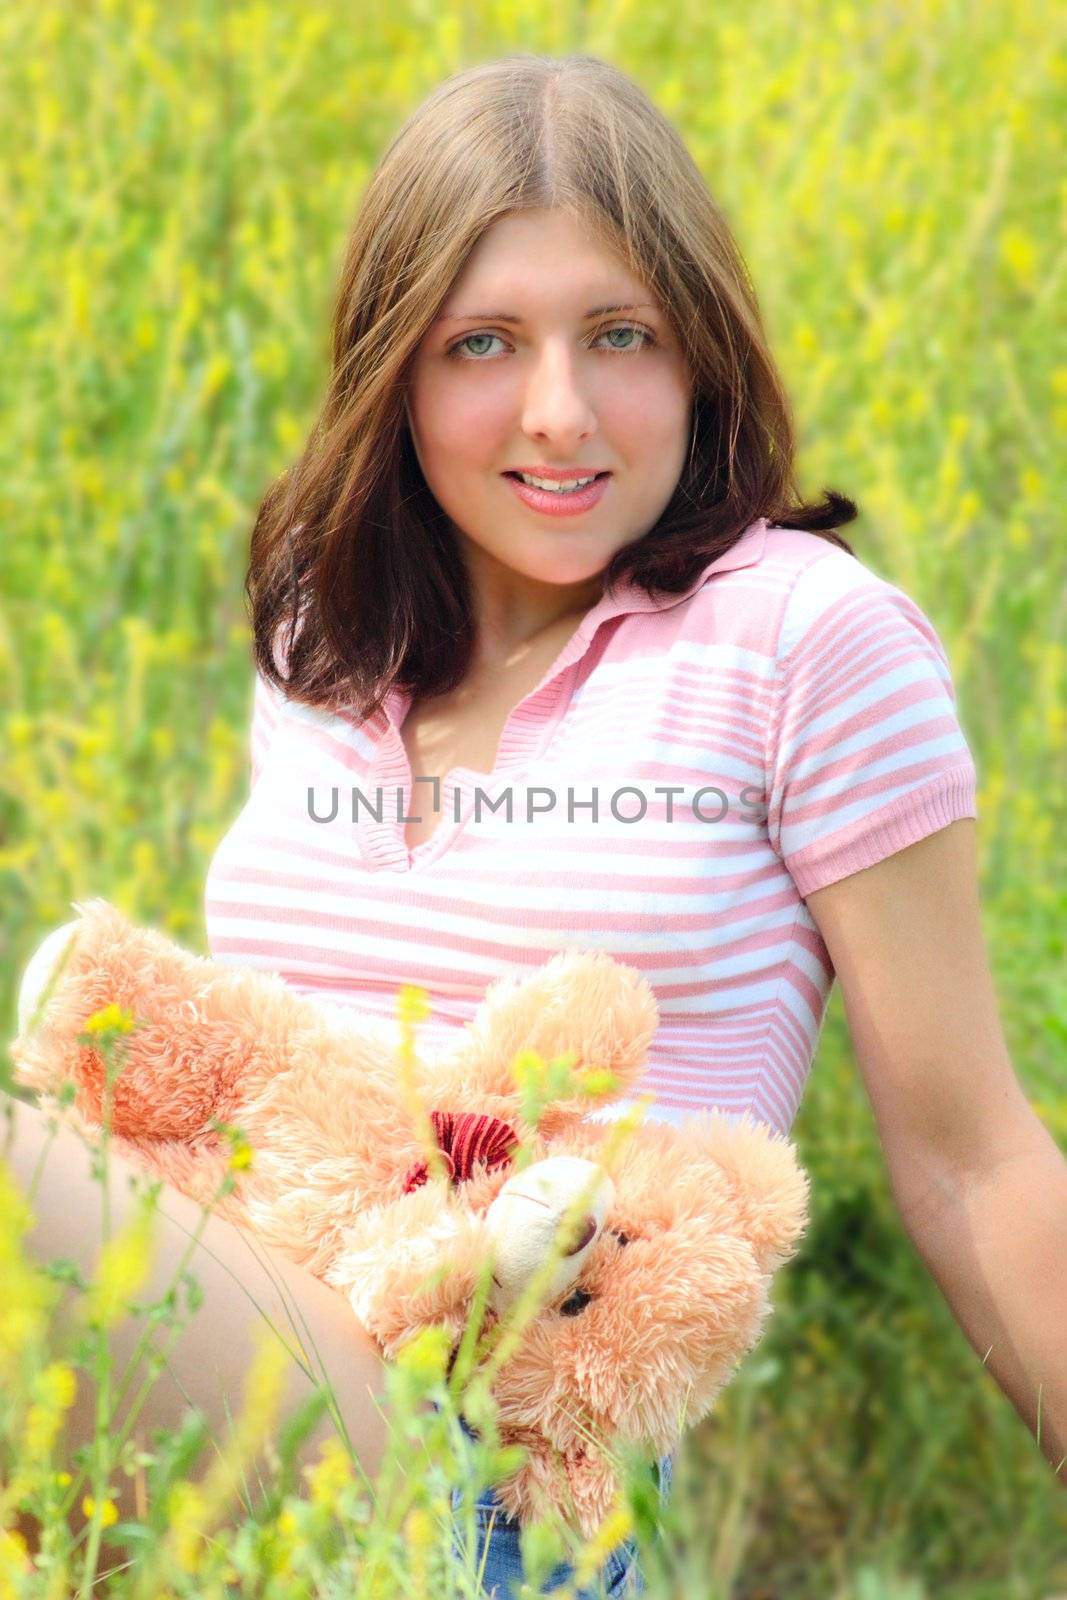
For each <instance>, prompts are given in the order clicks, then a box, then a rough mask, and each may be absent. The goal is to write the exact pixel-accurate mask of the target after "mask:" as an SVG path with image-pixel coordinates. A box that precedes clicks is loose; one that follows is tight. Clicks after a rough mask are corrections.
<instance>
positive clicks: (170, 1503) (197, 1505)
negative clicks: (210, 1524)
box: [167, 1479, 209, 1572]
mask: <svg viewBox="0 0 1067 1600" xmlns="http://www.w3.org/2000/svg"><path fill="white" fill-rule="evenodd" d="M208 1515H209V1507H208V1503H207V1498H206V1496H205V1494H204V1491H203V1490H202V1489H201V1488H200V1486H199V1484H196V1483H187V1482H185V1480H184V1479H183V1480H181V1481H179V1482H178V1483H175V1484H173V1485H172V1486H171V1488H170V1491H169V1493H168V1495H167V1540H168V1543H169V1545H170V1547H171V1550H172V1551H173V1554H174V1559H175V1560H176V1561H177V1563H178V1565H179V1566H180V1567H181V1569H182V1571H183V1572H196V1571H197V1570H198V1569H199V1566H200V1562H201V1559H202V1557H203V1554H204V1527H205V1524H206V1522H207V1519H208Z"/></svg>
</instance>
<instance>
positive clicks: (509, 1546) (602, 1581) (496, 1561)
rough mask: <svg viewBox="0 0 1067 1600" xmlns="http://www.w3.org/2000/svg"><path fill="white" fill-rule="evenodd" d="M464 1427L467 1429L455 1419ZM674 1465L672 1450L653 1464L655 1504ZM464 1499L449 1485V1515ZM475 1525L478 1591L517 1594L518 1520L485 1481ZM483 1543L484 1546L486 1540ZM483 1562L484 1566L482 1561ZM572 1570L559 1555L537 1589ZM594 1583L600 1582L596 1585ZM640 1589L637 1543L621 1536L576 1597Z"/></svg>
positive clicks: (623, 1595) (617, 1596)
mask: <svg viewBox="0 0 1067 1600" xmlns="http://www.w3.org/2000/svg"><path fill="white" fill-rule="evenodd" d="M460 1422H461V1426H463V1429H464V1432H467V1433H469V1431H470V1430H469V1429H468V1428H467V1426H466V1424H465V1423H464V1422H463V1419H462V1418H461V1419H460ZM673 1466H674V1458H673V1456H663V1457H662V1458H661V1459H660V1462H659V1466H658V1478H659V1494H660V1505H661V1506H663V1505H665V1504H666V1502H667V1496H668V1495H669V1493H670V1486H671V1473H672V1468H673ZM462 1504H463V1490H462V1488H457V1489H453V1491H452V1511H453V1518H454V1519H455V1517H456V1514H457V1513H458V1512H459V1511H460V1508H461V1507H462ZM474 1531H475V1536H476V1538H477V1549H476V1550H475V1552H474V1564H475V1568H476V1570H479V1571H481V1572H482V1591H483V1593H484V1594H485V1596H486V1597H487V1600H517V1596H518V1593H519V1589H520V1587H521V1585H522V1583H523V1581H524V1577H525V1574H524V1573H523V1568H522V1549H521V1546H520V1544H519V1524H518V1523H517V1522H513V1521H512V1520H511V1519H510V1518H509V1517H507V1516H506V1515H505V1513H504V1508H503V1506H502V1505H501V1503H500V1501H499V1500H498V1499H497V1497H496V1493H495V1491H494V1490H493V1488H492V1486H491V1485H490V1487H489V1488H487V1489H483V1491H482V1493H481V1494H480V1495H479V1497H478V1499H477V1500H476V1501H475V1502H474ZM487 1545H488V1551H487V1550H486V1546H487ZM452 1550H453V1554H454V1556H455V1557H456V1559H457V1560H460V1559H462V1557H461V1554H460V1551H459V1549H458V1548H457V1546H456V1544H455V1543H454V1542H453V1546H452ZM483 1559H484V1562H485V1566H484V1569H483V1568H482V1562H483ZM573 1575H574V1568H573V1567H572V1566H571V1564H570V1563H569V1562H567V1561H560V1562H558V1563H557V1564H556V1566H555V1567H553V1569H552V1571H551V1572H550V1573H549V1575H548V1577H547V1578H546V1579H545V1583H544V1586H543V1587H542V1588H541V1589H539V1590H538V1591H537V1592H538V1593H539V1594H543V1595H548V1594H551V1593H552V1591H553V1589H558V1588H560V1587H561V1586H562V1585H563V1584H565V1583H567V1582H568V1581H569V1580H570V1579H571V1578H572V1577H573ZM599 1585H603V1588H602V1589H601V1588H600V1587H599ZM644 1593H645V1583H644V1578H643V1576H642V1573H641V1569H640V1567H639V1565H638V1562H637V1546H636V1543H635V1541H634V1540H633V1539H624V1540H623V1542H622V1544H618V1545H616V1546H615V1549H614V1550H613V1551H612V1552H611V1554H610V1555H609V1556H608V1558H607V1560H606V1561H605V1563H604V1565H603V1566H602V1567H601V1568H600V1571H599V1574H598V1577H597V1581H596V1582H595V1583H594V1584H593V1586H592V1587H591V1588H587V1589H581V1590H578V1591H577V1593H576V1600H598V1597H599V1596H600V1595H601V1594H604V1595H610V1596H612V1597H613V1600H628V1597H629V1596H631V1595H641V1594H644Z"/></svg>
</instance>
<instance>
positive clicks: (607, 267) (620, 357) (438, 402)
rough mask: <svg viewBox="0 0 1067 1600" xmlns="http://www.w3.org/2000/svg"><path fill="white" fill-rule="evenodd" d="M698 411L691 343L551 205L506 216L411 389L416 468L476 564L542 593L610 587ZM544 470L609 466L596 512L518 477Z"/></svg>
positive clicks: (650, 519) (459, 285)
mask: <svg viewBox="0 0 1067 1600" xmlns="http://www.w3.org/2000/svg"><path fill="white" fill-rule="evenodd" d="M610 307H616V308H625V309H615V310H610V309H604V308H610ZM595 308H600V309H599V310H596V312H595V314H594V315H588V313H589V312H590V311H593V310H594V309H595ZM690 415H691V386H690V382H689V375H688V372H687V370H686V363H685V360H684V357H683V353H682V351H681V348H680V346H679V344H678V342H677V340H676V338H675V336H674V333H673V331H672V329H671V327H670V326H669V324H668V321H667V318H666V316H665V315H664V313H663V312H662V311H661V310H660V308H659V306H658V305H656V304H654V303H653V300H652V296H651V294H650V292H649V290H648V289H647V288H646V286H645V285H644V284H643V283H642V282H641V281H640V280H639V279H637V278H635V277H633V275H632V274H631V273H630V272H629V271H628V270H627V269H626V267H625V265H624V264H623V263H622V261H621V260H620V259H619V258H618V257H616V256H615V255H614V254H613V253H609V252H606V251H605V250H604V249H602V248H601V247H600V246H599V245H597V244H595V243H594V242H593V241H592V240H591V239H590V238H589V236H588V235H587V234H586V233H585V232H584V231H583V230H582V228H581V227H580V225H579V224H578V223H577V222H576V221H575V220H574V219H572V218H571V217H570V216H569V215H567V214H565V213H563V212H561V211H554V210H543V211H536V212H534V211H527V212H518V213H515V214H513V215H511V216H508V217H504V218H502V219H500V220H499V221H498V222H496V223H494V224H493V225H492V226H491V227H490V228H489V229H488V230H487V231H486V233H485V234H484V235H483V236H482V238H481V239H480V240H479V241H478V244H477V245H476V247H475V249H474V250H473V252H472V254H471V256H470V258H469V259H468V261H467V264H466V266H465V267H464V270H463V272H462V273H461V274H460V275H459V277H458V278H457V280H456V282H455V284H454V285H453V287H452V289H451V291H450V292H449V294H448V295H447V297H446V299H445V301H444V304H443V305H442V307H441V314H440V315H439V316H438V318H437V319H436V320H435V321H434V323H433V324H432V326H431V327H430V328H429V329H428V331H427V333H426V335H425V337H424V338H423V339H422V341H421V343H420V344H419V346H418V349H417V351H416V354H415V360H414V364H413V370H412V381H411V389H410V393H409V398H408V417H409V421H410V424H411V431H412V438H413V441H414V445H415V451H416V454H417V456H418V460H419V464H420V466H421V468H422V471H423V474H424V476H425V478H426V482H427V484H428V485H429V488H430V490H431V492H432V494H433V495H434V498H435V499H436V500H437V501H438V503H439V504H440V506H441V507H442V508H443V510H444V511H445V512H446V514H447V515H448V516H449V518H450V519H451V521H452V523H453V524H454V525H455V527H456V529H457V530H458V532H459V535H460V537H461V539H462V540H463V541H464V542H465V546H466V549H465V553H466V554H467V556H468V557H469V558H471V559H472V561H473V567H474V569H475V571H476V573H480V574H484V575H487V576H489V577H490V579H491V580H495V581H496V584H497V586H498V587H501V588H503V589H504V590H513V589H514V588H515V585H514V583H513V581H512V580H513V579H514V578H516V577H517V578H520V579H523V580H527V584H528V587H529V592H530V593H531V594H533V593H535V592H537V588H538V585H549V586H553V587H554V588H557V589H558V588H559V587H560V586H564V587H566V586H572V587H574V590H575V595H576V596H577V595H578V594H579V593H580V592H581V591H582V589H583V588H584V589H585V590H589V591H590V592H591V593H598V592H599V588H598V586H597V584H596V578H597V575H598V574H600V573H601V572H602V571H603V569H604V568H605V567H606V566H607V564H608V562H609V561H610V560H611V558H612V556H613V555H614V554H615V552H616V551H617V550H619V549H621V548H622V546H623V545H628V544H630V543H632V542H633V541H634V540H635V539H639V538H640V537H641V536H642V535H643V534H645V533H647V532H648V530H649V528H651V527H652V526H653V525H654V523H655V522H656V520H657V519H658V517H659V516H660V515H661V513H662V512H663V510H664V508H665V506H666V505H667V503H668V501H669V500H670V498H671V495H672V494H673V492H674V489H675V487H676V485H677V482H678V479H679V476H680V475H681V472H682V469H683V467H684V465H685V459H686V454H687V452H688V449H689V425H690ZM538 468H552V469H559V468H564V469H567V471H568V475H572V474H573V476H576V477H581V476H588V475H589V474H591V473H599V472H606V473H608V474H610V476H609V477H608V478H607V480H606V484H605V486H604V488H603V491H602V492H601V494H600V497H599V499H598V500H597V502H596V504H594V505H592V506H591V507H589V509H585V510H582V509H578V507H577V505H576V506H575V507H574V509H571V508H570V507H567V505H566V499H565V498H562V497H558V496H557V497H554V498H553V499H552V501H551V505H552V506H559V507H560V508H565V509H563V512H562V514H560V515H551V514H550V513H549V512H547V511H545V510H541V509H537V508H536V507H535V506H533V505H531V504H528V503H526V502H525V501H524V500H523V499H522V498H521V496H520V495H519V494H518V493H517V491H516V488H515V485H514V483H513V482H512V481H511V479H510V478H509V476H508V474H514V473H515V472H516V470H517V469H533V470H535V471H536V469H538ZM591 585H592V588H590V586H591ZM518 587H519V588H524V585H522V584H520V585H519V586H518Z"/></svg>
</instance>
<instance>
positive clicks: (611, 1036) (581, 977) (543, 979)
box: [435, 950, 659, 1135]
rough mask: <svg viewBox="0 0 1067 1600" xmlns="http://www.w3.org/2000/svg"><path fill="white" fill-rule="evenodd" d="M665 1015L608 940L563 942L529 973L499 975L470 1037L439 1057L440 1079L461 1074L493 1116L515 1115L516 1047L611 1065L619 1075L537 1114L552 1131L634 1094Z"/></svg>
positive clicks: (461, 1083)
mask: <svg viewBox="0 0 1067 1600" xmlns="http://www.w3.org/2000/svg"><path fill="white" fill-rule="evenodd" d="M658 1023H659V1010H658V1007H657V1005H656V997H655V994H654V993H653V991H652V988H651V986H650V985H649V984H648V983H647V982H646V981H645V979H644V978H642V977H641V974H640V973H639V972H638V971H637V970H636V969H635V968H634V967H627V966H624V965H623V964H622V963H621V962H618V961H615V960H614V959H613V957H611V956H609V955H608V954H607V953H606V952H604V951H602V950H594V951H581V950H563V951H560V952H558V953H557V954H556V955H554V956H552V957H550V959H549V960H548V961H546V962H545V963H544V964H543V965H542V966H540V967H538V968H536V969H535V970H534V971H533V972H531V973H530V974H529V975H528V976H526V977H518V976H507V977H503V978H498V979H497V980H496V981H495V982H494V983H493V984H491V985H490V987H489V989H488V990H487V991H486V995H485V998H484V1000H483V1001H482V1003H481V1005H480V1007H479V1008H478V1011H477V1013H476V1015H475V1016H474V1018H473V1020H472V1021H471V1023H470V1024H469V1026H468V1028H467V1030H466V1034H465V1038H464V1040H463V1043H462V1044H461V1045H460V1047H459V1048H458V1050H457V1051H456V1052H455V1055H454V1056H453V1057H452V1058H451V1060H448V1061H447V1063H445V1062H442V1063H439V1064H438V1068H437V1071H436V1072H435V1084H437V1085H439V1084H441V1083H442V1082H443V1080H444V1079H445V1078H446V1077H449V1076H451V1077H452V1078H453V1079H454V1083H455V1089H456V1091H458V1092H460V1093H461V1097H465V1098H462V1103H463V1104H466V1103H467V1100H470V1102H471V1103H472V1104H474V1105H476V1106H478V1107H479V1108H481V1109H489V1110H492V1112H493V1114H494V1115H496V1116H502V1117H507V1116H509V1115H510V1116H518V1115H519V1113H520V1111H521V1107H522V1103H523V1096H522V1091H521V1089H520V1086H519V1082H518V1080H517V1078H516V1075H515V1073H514V1071H513V1064H514V1062H515V1060H516V1057H518V1056H520V1055H521V1054H522V1053H523V1052H526V1051H533V1052H536V1053H537V1054H538V1055H539V1056H541V1057H542V1058H543V1060H544V1061H545V1062H546V1063H550V1062H552V1061H553V1060H555V1059H557V1058H558V1057H561V1056H566V1057H568V1058H569V1059H570V1062H571V1065H572V1069H573V1070H574V1071H575V1072H578V1073H581V1074H583V1075H585V1074H589V1075H592V1074H596V1079H593V1078H590V1082H591V1083H592V1082H594V1081H597V1080H598V1079H599V1078H600V1076H601V1074H610V1076H611V1078H612V1079H614V1085H613V1086H611V1087H609V1086H608V1083H607V1080H606V1079H605V1080H604V1083H603V1087H601V1088H599V1089H598V1090H597V1091H596V1092H594V1093H591V1094H579V1095H570V1096H565V1097H560V1098H557V1099H555V1100H554V1101H552V1102H551V1104H549V1105H547V1106H546V1107H545V1110H544V1113H543V1115H542V1117H541V1120H540V1122H539V1124H538V1126H539V1130H540V1131H541V1133H543V1134H545V1135H551V1134H555V1133H557V1132H559V1131H560V1130H561V1129H562V1128H563V1127H565V1126H566V1125H567V1123H568V1122H571V1121H575V1120H577V1119H579V1118H581V1117H582V1116H584V1115H585V1113H586V1112H587V1111H589V1110H590V1109H592V1108H593V1107H594V1106H597V1105H601V1104H604V1103H605V1102H607V1101H610V1100H615V1099H618V1098H620V1097H622V1096H625V1095H629V1094H631V1093H632V1092H633V1091H634V1089H635V1088H636V1087H637V1085H638V1084H639V1082H640V1080H641V1078H642V1077H643V1075H644V1071H645V1065H646V1062H647V1059H648V1051H649V1047H650V1045H651V1043H652V1040H653V1038H654V1036H655V1032H656V1028H657V1026H658Z"/></svg>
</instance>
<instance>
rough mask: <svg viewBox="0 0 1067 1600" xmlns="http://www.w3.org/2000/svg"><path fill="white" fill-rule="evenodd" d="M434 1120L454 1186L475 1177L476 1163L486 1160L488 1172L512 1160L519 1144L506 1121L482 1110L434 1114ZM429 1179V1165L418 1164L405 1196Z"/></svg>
mask: <svg viewBox="0 0 1067 1600" xmlns="http://www.w3.org/2000/svg"><path fill="white" fill-rule="evenodd" d="M430 1121H431V1123H432V1124H433V1131H434V1137H435V1138H436V1140H437V1145H438V1148H439V1150H440V1151H441V1154H442V1155H443V1156H444V1158H445V1166H446V1167H447V1168H448V1174H449V1178H450V1180H451V1182H452V1183H454V1184H455V1183H463V1182H465V1181H466V1179H467V1178H469V1177H471V1176H472V1175H473V1173H474V1164H475V1162H476V1161H484V1163H485V1165H486V1168H487V1169H491V1168H493V1167H499V1166H502V1165H503V1164H504V1163H505V1162H508V1161H510V1160H511V1152H512V1150H513V1149H514V1148H515V1146H516V1145H517V1144H518V1143H519V1140H518V1138H517V1137H516V1135H515V1132H514V1129H512V1128H510V1127H509V1126H508V1124H507V1123H506V1122H501V1120H500V1118H499V1117H489V1116H485V1115H484V1114H483V1113H482V1112H480V1111H431V1112H430ZM429 1176H430V1167H429V1162H428V1161H417V1162H416V1163H415V1165H414V1166H413V1167H412V1168H411V1170H410V1171H409V1172H408V1174H407V1176H406V1177H405V1179H404V1193H405V1194H410V1193H411V1191H412V1190H413V1189H418V1188H419V1187H420V1185H422V1184H424V1183H425V1182H426V1180H427V1178H428V1177H429Z"/></svg>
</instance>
